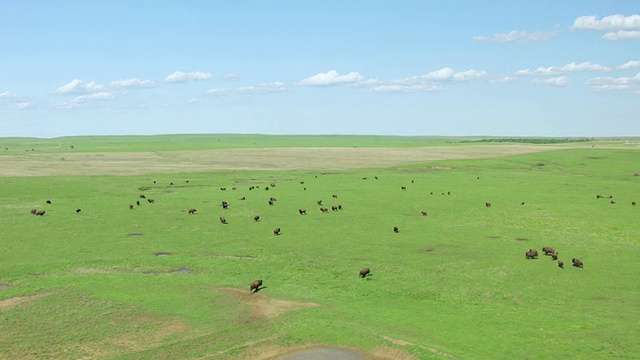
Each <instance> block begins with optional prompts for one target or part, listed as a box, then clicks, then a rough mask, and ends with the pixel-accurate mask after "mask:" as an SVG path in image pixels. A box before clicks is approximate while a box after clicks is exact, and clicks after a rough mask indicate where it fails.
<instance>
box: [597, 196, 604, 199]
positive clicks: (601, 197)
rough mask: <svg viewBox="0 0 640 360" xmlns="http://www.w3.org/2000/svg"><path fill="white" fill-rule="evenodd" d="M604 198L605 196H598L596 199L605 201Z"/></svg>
mask: <svg viewBox="0 0 640 360" xmlns="http://www.w3.org/2000/svg"><path fill="white" fill-rule="evenodd" d="M603 198H604V196H602V195H596V199H603Z"/></svg>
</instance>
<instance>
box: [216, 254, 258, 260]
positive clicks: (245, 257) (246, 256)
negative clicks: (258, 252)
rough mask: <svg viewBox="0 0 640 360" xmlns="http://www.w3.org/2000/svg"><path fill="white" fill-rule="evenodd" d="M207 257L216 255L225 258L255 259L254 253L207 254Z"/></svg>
mask: <svg viewBox="0 0 640 360" xmlns="http://www.w3.org/2000/svg"><path fill="white" fill-rule="evenodd" d="M204 256H206V257H215V258H223V259H254V258H255V256H253V255H220V254H205V255H204Z"/></svg>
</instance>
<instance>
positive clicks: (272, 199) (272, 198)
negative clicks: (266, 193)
mask: <svg viewBox="0 0 640 360" xmlns="http://www.w3.org/2000/svg"><path fill="white" fill-rule="evenodd" d="M269 200H271V201H273V202H276V201H278V199H276V198H274V197H270V198H269Z"/></svg>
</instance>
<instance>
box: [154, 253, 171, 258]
mask: <svg viewBox="0 0 640 360" xmlns="http://www.w3.org/2000/svg"><path fill="white" fill-rule="evenodd" d="M153 255H155V256H158V257H165V256H169V255H171V253H170V252H157V253H153Z"/></svg>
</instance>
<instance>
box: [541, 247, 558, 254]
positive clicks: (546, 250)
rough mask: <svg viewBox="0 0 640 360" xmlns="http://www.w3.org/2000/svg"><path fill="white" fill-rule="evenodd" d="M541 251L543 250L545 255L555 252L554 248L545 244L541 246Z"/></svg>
mask: <svg viewBox="0 0 640 360" xmlns="http://www.w3.org/2000/svg"><path fill="white" fill-rule="evenodd" d="M542 252H543V253H544V254H545V255H551V254H553V253H554V252H556V250H555V249H554V248H552V247H549V246H545V247H543V248H542Z"/></svg>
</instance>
